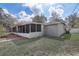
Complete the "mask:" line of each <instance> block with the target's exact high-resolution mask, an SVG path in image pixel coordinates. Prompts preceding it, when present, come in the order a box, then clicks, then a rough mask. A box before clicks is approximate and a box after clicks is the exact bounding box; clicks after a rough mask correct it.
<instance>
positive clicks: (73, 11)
mask: <svg viewBox="0 0 79 59" xmlns="http://www.w3.org/2000/svg"><path fill="white" fill-rule="evenodd" d="M77 7H78V3H77V4H76V6H75V8H74V9H73V10H72V12H71V14H73V13H75V10H76V8H77Z"/></svg>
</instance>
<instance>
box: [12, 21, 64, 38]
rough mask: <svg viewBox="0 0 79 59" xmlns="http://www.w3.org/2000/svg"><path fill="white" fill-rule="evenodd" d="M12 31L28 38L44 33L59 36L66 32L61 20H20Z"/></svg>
mask: <svg viewBox="0 0 79 59" xmlns="http://www.w3.org/2000/svg"><path fill="white" fill-rule="evenodd" d="M12 32H13V33H15V34H17V35H21V36H24V37H27V38H34V37H39V36H43V35H47V36H56V37H59V36H60V35H62V34H63V33H65V30H64V25H63V24H61V23H60V22H55V23H46V24H43V23H37V22H25V21H24V22H19V23H17V24H16V26H14V27H13V28H12Z"/></svg>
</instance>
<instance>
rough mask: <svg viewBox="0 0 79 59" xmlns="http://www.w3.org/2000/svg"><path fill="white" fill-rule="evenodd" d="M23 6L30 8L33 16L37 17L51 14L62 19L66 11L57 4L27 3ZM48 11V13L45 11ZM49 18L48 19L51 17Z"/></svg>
mask: <svg viewBox="0 0 79 59" xmlns="http://www.w3.org/2000/svg"><path fill="white" fill-rule="evenodd" d="M22 6H28V7H29V8H30V9H31V11H32V12H33V16H35V15H41V14H43V15H46V14H50V15H49V16H51V13H52V12H53V13H56V14H57V15H59V16H60V17H62V15H63V13H64V10H63V6H62V5H56V4H55V3H25V4H22ZM45 10H47V11H45ZM49 16H47V18H48V17H49Z"/></svg>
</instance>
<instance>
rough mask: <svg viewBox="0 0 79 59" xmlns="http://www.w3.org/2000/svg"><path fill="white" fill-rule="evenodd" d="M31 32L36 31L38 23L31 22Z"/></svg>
mask: <svg viewBox="0 0 79 59" xmlns="http://www.w3.org/2000/svg"><path fill="white" fill-rule="evenodd" d="M31 32H36V25H35V24H31Z"/></svg>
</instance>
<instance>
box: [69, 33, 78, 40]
mask: <svg viewBox="0 0 79 59" xmlns="http://www.w3.org/2000/svg"><path fill="white" fill-rule="evenodd" d="M70 39H71V40H79V34H77V33H76V34H72V35H71V38H70Z"/></svg>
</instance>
